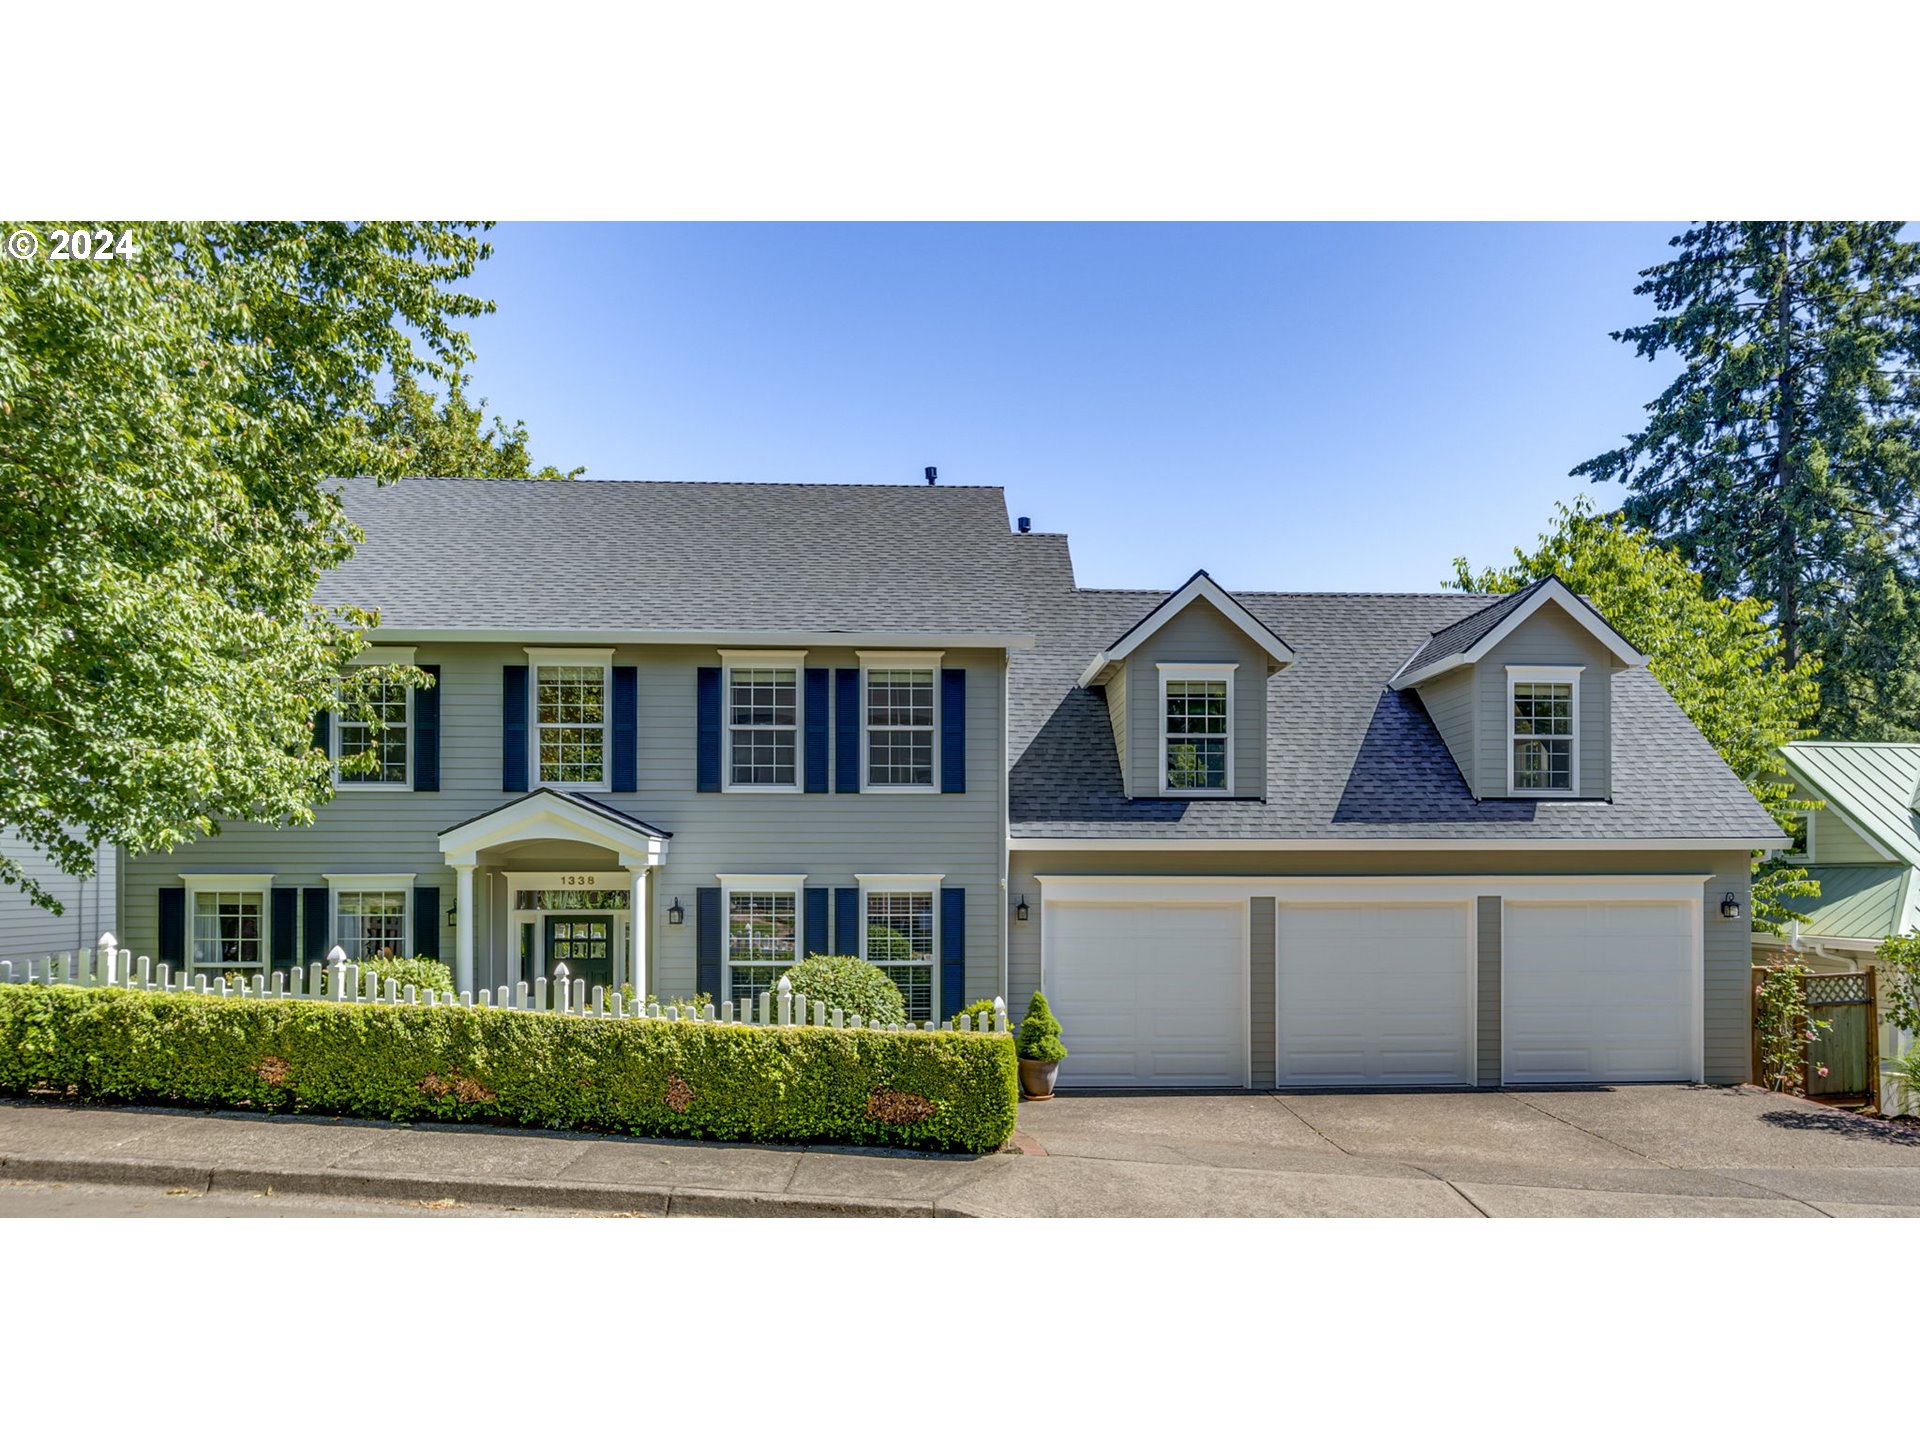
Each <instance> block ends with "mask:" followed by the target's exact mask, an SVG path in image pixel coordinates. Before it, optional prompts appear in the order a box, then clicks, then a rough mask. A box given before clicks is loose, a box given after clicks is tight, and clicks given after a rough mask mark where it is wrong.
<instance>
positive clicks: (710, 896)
mask: <svg viewBox="0 0 1920 1440" xmlns="http://www.w3.org/2000/svg"><path fill="white" fill-rule="evenodd" d="M693 943H694V958H695V977H694V988H695V989H696V990H702V991H705V992H706V993H707V994H708V995H710V996H712V997H713V1003H714V1005H715V1007H716V1008H717V1007H718V1006H719V1004H720V1002H721V1001H722V1000H724V999H725V998H726V997H725V996H724V995H722V994H721V993H720V887H719V886H718V885H702V886H701V887H700V888H699V889H698V890H696V891H694V892H693Z"/></svg>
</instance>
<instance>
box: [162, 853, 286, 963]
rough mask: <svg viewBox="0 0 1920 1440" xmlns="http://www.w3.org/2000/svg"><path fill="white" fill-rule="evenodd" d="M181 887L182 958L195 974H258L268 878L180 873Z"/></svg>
mask: <svg viewBox="0 0 1920 1440" xmlns="http://www.w3.org/2000/svg"><path fill="white" fill-rule="evenodd" d="M180 878H181V879H182V880H184V881H186V884H187V925H188V936H187V942H188V943H187V959H188V963H189V964H190V965H191V967H192V969H193V970H194V971H195V972H196V973H199V974H209V975H218V974H221V973H224V972H225V971H228V970H240V971H249V970H257V971H264V970H265V969H266V965H267V956H268V947H267V890H268V887H269V886H271V885H272V883H273V877H272V876H271V875H183V876H181V877H180Z"/></svg>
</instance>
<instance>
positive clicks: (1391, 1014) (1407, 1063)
mask: <svg viewBox="0 0 1920 1440" xmlns="http://www.w3.org/2000/svg"><path fill="white" fill-rule="evenodd" d="M1467 915H1468V912H1467V906H1466V905H1464V904H1436V905H1386V904H1373V905H1300V904H1286V903H1284V902H1283V903H1282V904H1281V906H1280V913H1279V924H1280V933H1279V940H1280V953H1279V970H1278V974H1277V976H1276V981H1277V989H1278V992H1279V993H1278V1004H1279V1014H1278V1022H1279V1052H1280V1053H1279V1080H1280V1083H1281V1084H1282V1085H1468V1084H1471V1083H1473V1078H1474V1076H1473V1065H1472V1058H1473V1057H1472V1053H1471V1052H1472V1035H1473V1026H1472V1006H1473V972H1472V966H1471V958H1472V957H1471V947H1470V946H1469V944H1468V936H1469V934H1470V933H1471V932H1470V927H1469V925H1468V918H1467Z"/></svg>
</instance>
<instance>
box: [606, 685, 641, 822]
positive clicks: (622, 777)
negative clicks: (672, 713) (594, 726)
mask: <svg viewBox="0 0 1920 1440" xmlns="http://www.w3.org/2000/svg"><path fill="white" fill-rule="evenodd" d="M613 788H614V789H615V790H620V791H627V792H631V791H634V790H638V789H639V788H640V667H639V666H637V665H616V666H614V667H613Z"/></svg>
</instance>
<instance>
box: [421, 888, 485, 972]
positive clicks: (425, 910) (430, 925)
mask: <svg viewBox="0 0 1920 1440" xmlns="http://www.w3.org/2000/svg"><path fill="white" fill-rule="evenodd" d="M456 918H457V919H458V920H459V922H460V924H462V925H471V924H472V923H473V917H472V916H471V915H461V916H458V917H456ZM413 953H414V954H416V955H424V956H426V957H427V958H428V959H429V960H438V959H439V958H440V887H439V886H438V885H416V886H414V887H413Z"/></svg>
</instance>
